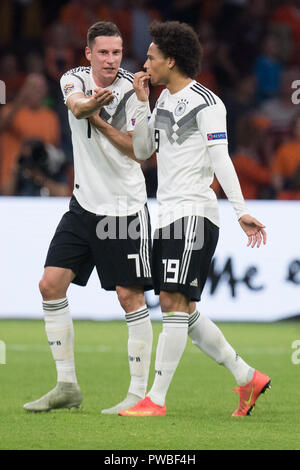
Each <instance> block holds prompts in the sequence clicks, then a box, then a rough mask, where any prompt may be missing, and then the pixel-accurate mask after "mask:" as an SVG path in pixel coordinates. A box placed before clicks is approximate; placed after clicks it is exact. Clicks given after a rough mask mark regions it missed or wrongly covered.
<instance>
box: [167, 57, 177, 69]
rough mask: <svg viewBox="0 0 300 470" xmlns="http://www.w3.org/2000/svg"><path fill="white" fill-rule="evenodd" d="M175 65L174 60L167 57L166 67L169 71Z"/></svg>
mask: <svg viewBox="0 0 300 470" xmlns="http://www.w3.org/2000/svg"><path fill="white" fill-rule="evenodd" d="M175 65H176V62H175V59H173V57H168V67H169V69H170V70H171V69H173V68H174V67H175Z"/></svg>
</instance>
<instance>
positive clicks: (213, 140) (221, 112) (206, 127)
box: [197, 102, 228, 146]
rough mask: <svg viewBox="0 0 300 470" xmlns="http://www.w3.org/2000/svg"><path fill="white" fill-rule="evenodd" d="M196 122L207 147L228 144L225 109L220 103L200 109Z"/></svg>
mask: <svg viewBox="0 0 300 470" xmlns="http://www.w3.org/2000/svg"><path fill="white" fill-rule="evenodd" d="M197 122H198V127H199V130H200V132H201V134H202V135H203V139H204V142H205V143H206V145H207V146H211V145H216V144H227V143H228V140H227V125H226V108H225V106H224V104H223V103H222V102H218V103H217V104H216V105H211V106H207V107H206V108H204V109H202V110H201V111H200V112H199V113H198V115H197Z"/></svg>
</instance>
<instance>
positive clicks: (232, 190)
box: [208, 144, 266, 248]
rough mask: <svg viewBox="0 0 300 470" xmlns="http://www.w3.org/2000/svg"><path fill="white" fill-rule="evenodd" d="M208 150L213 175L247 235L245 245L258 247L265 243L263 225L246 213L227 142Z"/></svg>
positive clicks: (210, 147)
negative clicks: (246, 243)
mask: <svg viewBox="0 0 300 470" xmlns="http://www.w3.org/2000/svg"><path fill="white" fill-rule="evenodd" d="M208 152H209V155H210V159H211V162H212V165H213V169H214V172H215V175H216V177H217V179H218V181H219V183H220V185H221V186H222V188H223V190H224V193H225V194H226V196H227V198H228V200H229V201H230V202H231V204H232V205H233V207H234V209H235V211H236V214H237V216H238V221H239V223H240V226H241V227H242V229H243V230H244V232H245V233H246V235H247V237H248V245H247V246H249V245H251V247H252V248H253V247H254V246H255V245H257V248H259V247H260V245H261V243H262V242H263V243H264V244H265V243H266V232H265V230H264V229H265V226H264V225H263V224H262V223H261V222H259V221H258V220H256V219H255V218H254V217H252V216H251V215H250V214H249V213H248V210H247V207H246V204H245V200H244V197H243V194H242V190H241V186H240V183H239V180H238V177H237V174H236V171H235V168H234V166H233V163H232V160H231V158H230V156H229V153H228V148H227V144H222V145H211V146H209V147H208Z"/></svg>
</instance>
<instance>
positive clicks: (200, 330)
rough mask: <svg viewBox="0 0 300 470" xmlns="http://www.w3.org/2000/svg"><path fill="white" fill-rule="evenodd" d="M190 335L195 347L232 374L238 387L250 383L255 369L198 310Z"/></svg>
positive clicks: (189, 331)
mask: <svg viewBox="0 0 300 470" xmlns="http://www.w3.org/2000/svg"><path fill="white" fill-rule="evenodd" d="M188 334H189V337H190V338H191V340H192V342H193V344H195V346H197V347H198V348H199V349H200V350H201V351H203V352H204V353H205V354H207V355H208V356H209V357H211V358H212V359H214V360H215V361H216V362H217V363H218V364H222V365H223V366H225V367H226V368H227V369H228V370H229V371H230V372H231V373H232V375H233V376H234V378H235V380H236V381H237V383H238V385H246V384H247V383H248V382H250V380H251V379H252V377H253V375H254V369H253V368H252V367H250V366H249V365H248V364H247V363H246V362H245V361H244V360H243V359H242V358H241V357H240V356H239V355H238V354H237V353H236V352H235V350H234V349H233V348H232V347H231V346H230V344H229V343H228V342H227V341H226V339H225V337H224V335H223V333H222V332H221V330H220V329H219V328H218V327H217V326H216V325H215V324H214V323H213V322H212V321H211V320H210V319H209V318H207V317H205V316H204V315H203V314H201V315H200V313H199V312H198V311H197V310H195V312H194V313H192V314H191V315H190V317H189V330H188Z"/></svg>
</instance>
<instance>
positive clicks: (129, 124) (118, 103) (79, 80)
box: [60, 67, 147, 216]
mask: <svg viewBox="0 0 300 470" xmlns="http://www.w3.org/2000/svg"><path fill="white" fill-rule="evenodd" d="M132 81H133V75H132V74H131V73H130V72H127V71H126V70H124V69H121V68H120V69H119V71H118V74H117V77H116V79H115V81H114V82H113V83H112V84H111V85H110V86H109V87H107V88H109V89H110V90H111V91H112V92H113V93H114V95H115V98H114V100H113V102H112V103H111V104H109V105H108V106H105V107H103V108H101V110H100V117H101V118H102V119H104V120H105V121H106V122H108V123H109V124H111V125H112V126H113V127H115V128H116V129H118V130H119V131H122V132H125V133H127V132H129V131H132V130H133V127H134V122H135V111H136V107H137V99H136V95H135V93H134V90H133V88H132ZM60 85H61V90H62V93H63V95H64V100H65V102H66V101H67V99H68V98H69V97H70V96H71V95H73V94H74V93H78V92H81V93H84V94H85V95H86V96H91V95H92V94H93V90H94V89H95V88H97V85H96V84H95V82H94V79H93V76H92V69H91V67H77V68H74V69H72V70H69V71H68V72H66V73H65V74H64V75H63V76H62V77H61V80H60ZM68 115H69V123H70V128H71V133H72V143H73V154H74V172H75V178H74V195H75V197H76V199H77V200H78V202H79V204H80V205H81V206H82V207H83V208H84V209H86V210H88V211H90V212H93V213H95V214H99V215H111V216H125V215H130V214H134V213H135V212H138V211H139V210H140V209H141V208H142V207H143V205H144V204H145V203H146V200H147V194H146V186H145V179H144V175H143V172H142V169H141V167H140V164H139V163H137V162H135V161H134V160H132V159H130V158H129V157H127V156H126V155H124V154H122V153H121V152H119V150H118V149H117V148H116V147H115V146H114V145H113V144H111V143H110V142H109V140H108V139H107V138H106V137H105V136H104V135H103V134H101V132H100V131H98V130H97V129H96V128H95V127H93V126H91V124H90V123H89V120H88V119H76V117H75V116H74V115H73V113H72V112H71V111H70V110H69V112H68Z"/></svg>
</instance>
